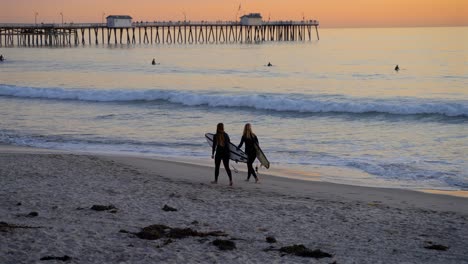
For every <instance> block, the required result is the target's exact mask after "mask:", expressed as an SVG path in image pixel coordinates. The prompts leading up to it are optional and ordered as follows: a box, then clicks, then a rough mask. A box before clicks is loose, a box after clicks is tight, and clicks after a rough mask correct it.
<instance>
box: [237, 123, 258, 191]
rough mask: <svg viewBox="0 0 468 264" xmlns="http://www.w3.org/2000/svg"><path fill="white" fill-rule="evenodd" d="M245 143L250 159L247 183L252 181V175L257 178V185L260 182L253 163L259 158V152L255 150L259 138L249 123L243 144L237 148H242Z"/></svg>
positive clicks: (243, 135) (245, 130)
mask: <svg viewBox="0 0 468 264" xmlns="http://www.w3.org/2000/svg"><path fill="white" fill-rule="evenodd" d="M244 142H245V153H246V154H247V156H248V157H249V158H248V160H247V179H246V181H249V180H250V175H253V176H254V178H255V183H257V182H258V177H257V174H256V173H255V170H254V168H253V162H254V161H255V159H256V158H257V151H256V149H255V145H258V138H257V136H256V135H255V134H254V133H253V132H252V126H251V125H250V124H249V123H247V124H245V126H244V133H243V134H242V139H241V142H240V143H239V146H238V147H237V148H241V147H242V144H244Z"/></svg>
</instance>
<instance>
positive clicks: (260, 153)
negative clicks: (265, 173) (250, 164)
mask: <svg viewBox="0 0 468 264" xmlns="http://www.w3.org/2000/svg"><path fill="white" fill-rule="evenodd" d="M255 151H256V152H257V159H258V161H260V164H262V166H263V167H265V168H267V169H269V168H270V162H269V161H268V159H267V157H266V156H265V153H263V151H262V149H261V148H260V146H259V145H257V144H255Z"/></svg>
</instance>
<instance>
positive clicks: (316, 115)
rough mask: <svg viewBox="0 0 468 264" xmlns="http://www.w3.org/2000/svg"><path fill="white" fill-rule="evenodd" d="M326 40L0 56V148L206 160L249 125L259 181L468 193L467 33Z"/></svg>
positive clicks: (334, 32)
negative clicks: (261, 160)
mask: <svg viewBox="0 0 468 264" xmlns="http://www.w3.org/2000/svg"><path fill="white" fill-rule="evenodd" d="M320 38H321V39H320V40H318V41H317V40H313V41H305V42H276V43H261V44H219V45H215V44H212V45H211V44H210V45H207V44H204V45H91V46H84V47H83V46H77V47H64V48H63V47H62V48H45V47H42V48H37V47H36V48H0V54H3V55H4V56H5V58H6V61H5V62H3V63H0V143H4V144H14V145H20V146H32V147H41V148H51V149H61V150H72V151H80V152H97V153H114V154H125V155H139V156H146V157H157V158H161V157H168V158H171V159H180V160H187V161H190V162H195V163H200V164H211V163H212V160H211V158H210V156H211V149H210V148H209V146H208V144H207V143H206V141H205V138H204V134H205V133H207V132H212V133H213V132H215V129H216V124H217V123H219V122H223V123H224V124H225V129H226V132H227V133H228V134H229V135H230V137H231V140H232V141H233V143H234V144H238V143H239V141H240V138H241V134H242V131H243V126H244V124H245V123H247V122H249V123H251V124H252V128H253V131H254V132H255V133H256V134H257V136H258V138H259V141H260V146H261V147H262V149H263V151H264V152H265V154H266V156H267V157H268V158H269V160H270V162H271V166H272V168H271V169H270V170H266V169H260V176H261V174H263V173H273V174H275V173H276V174H277V175H281V176H285V177H296V178H301V179H310V180H322V181H329V182H336V183H344V184H353V185H362V186H379V187H393V188H410V189H436V190H468V28H467V27H453V28H385V29H364V28H363V29H320ZM153 58H155V59H156V61H157V62H158V63H159V64H158V65H154V66H153V65H151V61H152V59H153ZM268 62H271V63H272V64H273V66H272V67H266V66H265V65H266V64H267V63H268ZM397 64H398V65H399V67H400V71H398V72H396V71H395V70H394V67H395V65H397ZM232 165H233V166H235V167H236V168H239V169H240V168H242V169H245V168H244V167H245V166H244V165H242V164H235V163H233V164H232ZM236 177H237V178H238V179H240V176H236V175H235V179H236ZM242 177H243V176H242Z"/></svg>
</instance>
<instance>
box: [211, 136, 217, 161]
mask: <svg viewBox="0 0 468 264" xmlns="http://www.w3.org/2000/svg"><path fill="white" fill-rule="evenodd" d="M216 145H218V142H217V140H216V134H215V135H214V136H213V146H212V148H211V156H214V153H215V150H216Z"/></svg>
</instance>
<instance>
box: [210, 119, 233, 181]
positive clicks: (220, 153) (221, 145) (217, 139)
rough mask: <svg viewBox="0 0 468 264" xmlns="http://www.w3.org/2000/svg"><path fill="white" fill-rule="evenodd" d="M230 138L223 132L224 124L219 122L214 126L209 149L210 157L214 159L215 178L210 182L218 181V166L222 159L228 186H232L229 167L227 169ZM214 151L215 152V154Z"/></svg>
mask: <svg viewBox="0 0 468 264" xmlns="http://www.w3.org/2000/svg"><path fill="white" fill-rule="evenodd" d="M230 142H231V140H230V139H229V135H228V134H227V133H226V132H224V124H223V123H219V124H218V126H217V127H216V134H215V135H214V137H213V148H212V151H211V158H212V159H214V160H215V180H214V181H212V182H211V183H214V184H216V183H218V176H219V167H220V165H221V161H223V164H224V169H226V172H227V175H228V176H229V186H232V175H231V169H229V144H230ZM215 152H216V154H215Z"/></svg>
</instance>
